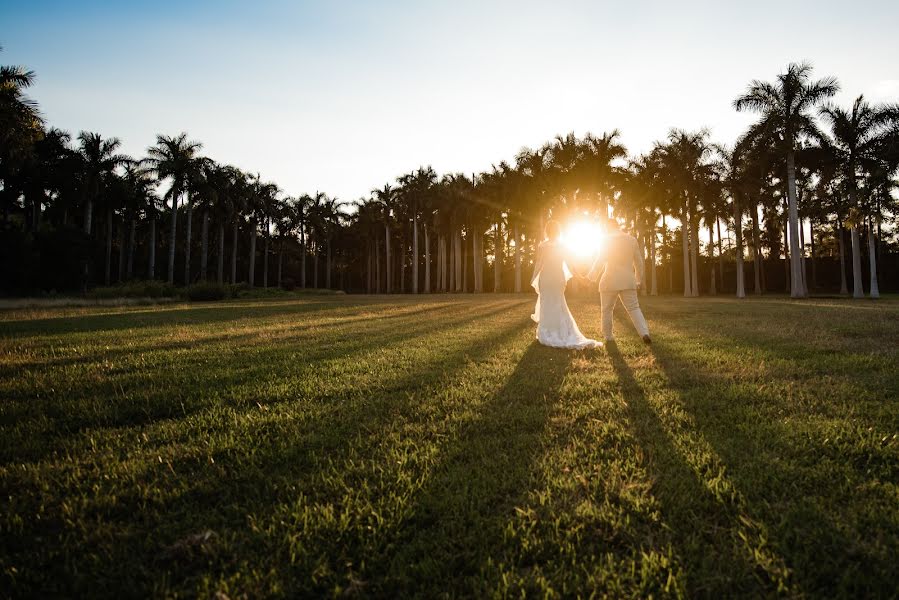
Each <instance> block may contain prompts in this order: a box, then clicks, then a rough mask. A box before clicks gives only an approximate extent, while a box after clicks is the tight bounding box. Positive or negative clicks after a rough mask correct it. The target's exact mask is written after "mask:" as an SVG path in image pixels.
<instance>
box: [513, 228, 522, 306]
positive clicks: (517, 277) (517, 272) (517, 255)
mask: <svg viewBox="0 0 899 600" xmlns="http://www.w3.org/2000/svg"><path fill="white" fill-rule="evenodd" d="M512 235H513V236H514V237H515V292H516V293H521V238H520V236H519V235H518V221H515V223H513V225H512Z"/></svg>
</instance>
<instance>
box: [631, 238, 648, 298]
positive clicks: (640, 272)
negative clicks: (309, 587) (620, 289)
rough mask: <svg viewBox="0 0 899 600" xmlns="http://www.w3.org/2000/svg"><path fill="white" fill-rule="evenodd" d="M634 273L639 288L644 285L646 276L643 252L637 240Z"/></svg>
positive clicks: (635, 242)
mask: <svg viewBox="0 0 899 600" xmlns="http://www.w3.org/2000/svg"><path fill="white" fill-rule="evenodd" d="M633 246H634V257H633V258H634V273H635V274H636V277H637V287H640V285H641V284H642V283H643V276H644V275H645V272H644V269H645V268H646V267H645V266H644V264H643V263H644V260H643V252H642V251H641V250H640V243H639V242H638V241H637V240H636V239H635V240H634V244H633Z"/></svg>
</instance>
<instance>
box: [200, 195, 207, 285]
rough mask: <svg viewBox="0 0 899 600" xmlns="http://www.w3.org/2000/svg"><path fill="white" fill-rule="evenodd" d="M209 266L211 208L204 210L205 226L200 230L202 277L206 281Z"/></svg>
mask: <svg viewBox="0 0 899 600" xmlns="http://www.w3.org/2000/svg"><path fill="white" fill-rule="evenodd" d="M208 266H209V209H204V210H203V226H202V229H201V230H200V279H202V280H203V281H206V270H207V267H208Z"/></svg>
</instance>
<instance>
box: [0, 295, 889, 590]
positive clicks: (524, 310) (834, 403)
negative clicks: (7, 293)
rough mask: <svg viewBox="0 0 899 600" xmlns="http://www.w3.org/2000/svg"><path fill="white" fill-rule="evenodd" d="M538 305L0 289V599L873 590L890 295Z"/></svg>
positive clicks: (884, 533) (884, 534) (885, 529)
mask: <svg viewBox="0 0 899 600" xmlns="http://www.w3.org/2000/svg"><path fill="white" fill-rule="evenodd" d="M532 301H533V299H532V298H531V297H515V296H495V297H494V296H482V297H472V296H442V297H430V298H424V299H421V298H419V299H413V298H388V297H379V298H362V297H352V296H346V297H342V296H336V297H320V298H306V299H281V300H278V299H270V300H245V301H232V302H222V303H215V304H187V305H167V306H166V305H163V306H150V307H146V306H144V307H81V308H78V307H68V308H46V309H42V308H28V309H25V308H23V309H14V310H7V311H0V595H7V594H8V595H11V596H16V597H35V596H58V595H67V596H72V595H76V596H84V595H91V596H109V597H123V596H134V597H146V596H188V597H192V596H196V595H199V596H205V597H209V596H212V595H214V594H215V593H216V592H217V591H221V592H223V593H225V594H227V595H228V596H229V597H231V598H235V597H240V596H241V594H245V595H247V596H248V597H259V596H279V595H284V596H297V595H308V596H321V595H332V594H333V595H341V594H345V595H361V596H397V595H403V596H409V595H419V596H427V597H433V596H444V595H445V596H477V597H484V596H521V595H528V596H548V597H555V596H566V597H567V596H575V595H584V596H587V595H591V594H593V593H594V592H595V593H598V594H599V595H609V596H614V597H622V596H632V597H646V596H649V595H655V596H665V595H672V596H684V595H686V596H709V597H725V596H726V597H734V596H745V597H758V596H774V595H779V594H782V595H786V596H793V597H796V596H843V597H861V596H882V597H887V596H895V595H896V593H897V590H899V569H897V568H896V557H897V556H899V438H897V432H899V369H897V343H896V340H897V338H899V301H897V299H895V298H892V299H887V300H882V301H880V302H877V303H873V302H851V301H842V300H811V301H806V302H791V301H789V300H787V299H782V298H773V299H765V300H755V299H751V300H747V301H743V302H736V301H734V300H730V299H702V300H683V299H680V298H651V299H645V300H644V301H643V304H644V307H645V312H646V314H647V316H648V318H649V322H650V327H651V328H652V330H653V334H654V338H655V343H654V344H653V346H652V347H651V348H646V347H644V346H643V345H642V343H640V342H639V340H637V338H636V336H635V335H634V334H633V332H632V329H631V328H630V327H629V324H628V323H626V322H624V321H623V320H622V319H621V318H619V319H618V320H617V322H616V328H617V330H618V332H619V342H618V344H617V347H612V348H609V349H604V350H600V351H591V352H586V353H577V352H569V351H560V350H551V349H548V348H544V347H541V346H539V345H537V344H535V342H534V341H533V337H534V326H533V324H532V323H530V321H529V319H528V315H529V314H530V309H531V308H532ZM572 309H573V311H574V313H575V315H576V316H577V317H578V319H579V321H580V323H581V325H582V328H583V329H584V331H585V333H587V334H588V335H593V336H596V335H597V334H598V327H599V309H598V303H597V302H595V301H588V300H587V299H577V300H573V301H572ZM619 317H621V315H619ZM623 319H625V320H626V317H623Z"/></svg>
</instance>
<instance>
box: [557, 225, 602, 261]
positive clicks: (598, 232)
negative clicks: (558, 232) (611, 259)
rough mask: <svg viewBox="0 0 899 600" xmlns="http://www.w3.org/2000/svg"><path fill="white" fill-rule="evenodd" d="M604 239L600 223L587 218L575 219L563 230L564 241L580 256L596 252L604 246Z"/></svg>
mask: <svg viewBox="0 0 899 600" xmlns="http://www.w3.org/2000/svg"><path fill="white" fill-rule="evenodd" d="M602 239H603V232H602V229H600V227H599V225H597V224H596V223H593V222H591V221H586V220H579V221H573V222H571V223H569V224H568V227H566V228H565V231H564V232H562V242H563V243H564V244H565V246H567V247H568V249H569V250H571V251H572V252H573V253H574V254H575V255H577V256H580V257H587V256H592V255H594V254H596V253H597V252H598V251H599V248H600V246H602Z"/></svg>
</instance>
